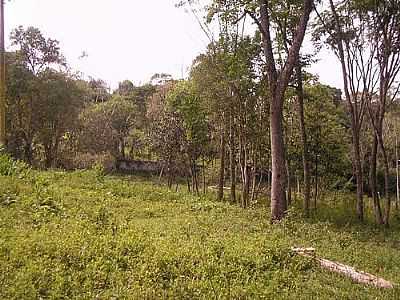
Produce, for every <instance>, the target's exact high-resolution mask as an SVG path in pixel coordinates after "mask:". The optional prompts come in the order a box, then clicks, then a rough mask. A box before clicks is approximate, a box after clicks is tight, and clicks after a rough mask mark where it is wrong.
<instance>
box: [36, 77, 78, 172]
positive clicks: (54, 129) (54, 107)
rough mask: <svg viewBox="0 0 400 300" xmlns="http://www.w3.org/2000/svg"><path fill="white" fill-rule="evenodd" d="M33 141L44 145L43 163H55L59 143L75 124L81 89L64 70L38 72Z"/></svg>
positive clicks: (52, 164)
mask: <svg viewBox="0 0 400 300" xmlns="http://www.w3.org/2000/svg"><path fill="white" fill-rule="evenodd" d="M40 79H41V80H40V86H39V99H40V100H41V101H40V102H39V103H38V106H39V107H38V108H37V114H38V115H37V116H36V118H37V119H38V121H37V122H38V125H37V126H38V128H37V142H38V143H40V144H41V145H42V146H43V148H44V156H45V167H46V168H50V167H54V166H56V164H55V163H56V160H57V158H58V152H59V148H60V144H61V142H62V139H63V137H64V136H65V134H66V133H68V132H71V131H72V130H73V129H74V128H75V127H76V126H75V125H76V124H75V123H76V121H77V117H78V114H79V111H80V110H81V108H82V106H83V102H82V98H83V91H82V90H81V89H80V88H79V87H78V85H77V84H76V81H75V80H74V79H73V78H71V77H70V76H68V75H67V74H64V73H60V72H55V71H52V70H49V71H47V72H45V73H42V74H41V76H40Z"/></svg>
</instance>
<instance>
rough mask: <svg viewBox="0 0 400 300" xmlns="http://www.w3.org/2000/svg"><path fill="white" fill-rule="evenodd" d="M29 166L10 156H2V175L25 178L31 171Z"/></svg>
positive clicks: (5, 154)
mask: <svg viewBox="0 0 400 300" xmlns="http://www.w3.org/2000/svg"><path fill="white" fill-rule="evenodd" d="M29 169H30V168H29V166H28V165H27V164H26V163H24V162H22V161H18V160H14V159H13V158H12V157H11V156H10V155H9V154H7V153H1V154H0V175H2V176H20V177H23V176H25V175H26V173H27V172H28V171H29Z"/></svg>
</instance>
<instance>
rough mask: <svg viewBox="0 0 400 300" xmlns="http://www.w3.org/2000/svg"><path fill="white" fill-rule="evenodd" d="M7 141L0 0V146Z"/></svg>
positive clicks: (2, 10) (2, 8)
mask: <svg viewBox="0 0 400 300" xmlns="http://www.w3.org/2000/svg"><path fill="white" fill-rule="evenodd" d="M6 143H7V141H6V63H5V47H4V1H3V0H0V147H3V148H5V147H6V146H7V144H6Z"/></svg>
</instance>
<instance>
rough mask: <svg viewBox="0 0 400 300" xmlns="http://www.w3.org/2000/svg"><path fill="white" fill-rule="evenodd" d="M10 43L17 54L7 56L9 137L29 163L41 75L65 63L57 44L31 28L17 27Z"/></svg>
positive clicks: (36, 127) (39, 105) (40, 100)
mask: <svg viewBox="0 0 400 300" xmlns="http://www.w3.org/2000/svg"><path fill="white" fill-rule="evenodd" d="M10 39H11V43H12V44H13V45H14V46H17V51H16V52H15V53H13V54H10V55H9V68H8V69H9V71H8V77H9V78H8V81H7V85H8V101H9V112H10V116H9V119H10V126H11V128H13V129H15V132H10V134H9V135H10V136H14V138H16V139H17V140H22V141H23V145H22V147H23V148H24V157H25V160H26V161H27V162H28V163H32V160H33V143H34V139H35V137H36V135H37V131H38V128H39V125H40V115H41V113H40V107H45V104H44V103H43V101H45V100H44V99H43V98H41V93H40V85H41V82H42V79H43V78H44V77H43V74H46V73H47V72H49V70H51V69H54V68H56V67H58V68H63V67H64V66H65V65H66V63H65V59H64V57H63V56H62V54H61V52H60V49H59V46H58V41H56V40H53V39H46V38H45V37H44V36H43V35H42V34H41V32H40V31H39V30H38V29H36V28H34V27H28V28H27V29H26V30H25V29H24V28H23V27H22V26H20V27H18V28H16V29H15V30H13V31H12V33H11V37H10ZM41 102H42V103H41ZM17 144H19V141H17Z"/></svg>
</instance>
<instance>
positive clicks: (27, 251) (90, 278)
mask: <svg viewBox="0 0 400 300" xmlns="http://www.w3.org/2000/svg"><path fill="white" fill-rule="evenodd" d="M6 174H7V175H8V176H0V195H1V196H0V299H170V298H171V299H399V298H400V290H399V288H395V289H393V290H379V289H375V288H371V287H367V286H364V285H359V284H355V283H353V282H351V281H350V280H348V279H347V278H345V277H342V276H340V275H336V274H332V273H330V272H327V271H324V270H322V269H320V268H319V267H318V266H317V265H315V264H314V263H313V262H312V261H310V260H308V259H305V258H301V257H298V256H296V255H294V254H293V253H291V251H290V248H291V247H292V246H306V247H315V248H317V251H318V253H319V254H320V255H322V256H323V257H325V258H328V259H332V260H337V261H339V262H343V263H346V264H349V265H352V266H355V267H356V268H358V269H360V270H364V271H367V272H371V273H374V274H377V275H379V276H382V277H384V278H385V279H388V280H391V281H394V282H395V283H400V255H399V250H400V231H399V225H398V223H395V224H393V225H392V227H391V228H390V229H383V228H375V227H374V226H373V225H369V224H357V223H356V222H355V221H354V217H353V215H352V213H351V210H349V209H348V207H347V206H343V207H341V205H340V203H345V201H342V200H341V199H340V198H332V199H330V200H329V201H328V200H326V202H324V205H321V206H320V208H319V210H318V212H317V214H316V215H315V216H313V218H311V219H309V220H303V219H302V218H301V217H300V214H299V213H298V212H297V209H296V208H293V209H292V210H291V211H290V212H289V216H288V218H287V219H286V220H285V221H284V222H282V223H281V224H277V225H270V224H269V221H268V220H269V216H268V212H267V210H266V209H265V208H262V207H259V208H252V209H248V210H242V209H240V208H237V207H235V206H232V205H229V204H226V203H218V202H214V201H211V200H209V199H207V198H198V197H194V196H192V195H189V194H187V193H185V192H178V193H176V192H172V191H168V190H167V189H166V188H165V187H162V186H159V185H156V184H154V183H152V182H151V181H150V180H148V179H140V178H131V177H112V176H103V175H102V173H101V172H100V171H99V170H93V171H80V172H74V173H66V172H56V171H51V172H36V171H30V172H14V173H13V174H11V175H10V174H9V173H6ZM331 202H334V203H335V205H332V203H331ZM332 207H333V208H332Z"/></svg>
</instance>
